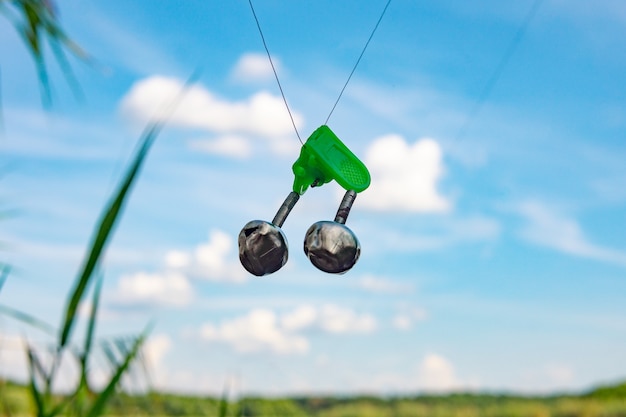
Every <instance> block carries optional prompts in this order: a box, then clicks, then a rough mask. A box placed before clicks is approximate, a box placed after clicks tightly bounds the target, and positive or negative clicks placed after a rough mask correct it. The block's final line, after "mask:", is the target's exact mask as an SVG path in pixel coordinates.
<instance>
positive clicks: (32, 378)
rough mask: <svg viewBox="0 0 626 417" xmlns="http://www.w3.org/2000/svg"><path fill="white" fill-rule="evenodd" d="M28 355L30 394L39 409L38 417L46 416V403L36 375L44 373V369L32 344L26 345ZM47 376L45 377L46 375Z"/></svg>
mask: <svg viewBox="0 0 626 417" xmlns="http://www.w3.org/2000/svg"><path fill="white" fill-rule="evenodd" d="M26 354H27V356H28V377H29V388H30V393H31V395H32V397H33V401H34V403H35V407H36V408H37V417H44V416H45V402H44V399H43V396H42V394H41V392H40V391H39V388H38V387H37V375H36V373H37V372H39V373H42V372H44V371H43V368H42V367H41V363H40V362H39V359H38V358H37V355H36V353H35V351H34V350H33V348H32V347H31V346H30V344H26ZM44 376H45V375H44Z"/></svg>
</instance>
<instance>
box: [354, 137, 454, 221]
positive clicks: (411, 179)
mask: <svg viewBox="0 0 626 417" xmlns="http://www.w3.org/2000/svg"><path fill="white" fill-rule="evenodd" d="M365 163H366V165H367V167H368V168H369V170H370V174H371V176H372V183H371V186H370V188H369V189H368V190H366V191H365V192H364V193H363V194H362V196H360V197H359V199H360V204H363V206H364V207H367V208H369V209H372V210H378V211H405V212H444V211H447V210H449V209H450V205H451V204H450V202H449V201H448V200H447V199H446V198H445V197H444V196H442V195H441V194H440V192H439V191H438V190H437V185H438V182H439V180H440V179H441V177H442V175H443V173H444V167H443V153H442V151H441V147H440V146H439V144H438V143H437V142H436V141H435V140H433V139H428V138H425V139H420V140H419V141H417V142H415V143H414V144H409V143H407V142H406V140H405V139H404V138H402V137H401V136H398V135H387V136H383V137H380V138H378V139H376V140H375V141H374V142H373V143H372V144H371V146H370V147H369V149H368V150H367V153H366V156H365Z"/></svg>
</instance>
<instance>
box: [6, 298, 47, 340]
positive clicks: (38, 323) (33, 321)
mask: <svg viewBox="0 0 626 417" xmlns="http://www.w3.org/2000/svg"><path fill="white" fill-rule="evenodd" d="M0 314H4V315H5V316H9V317H11V318H13V319H15V320H18V321H21V322H22V323H26V324H28V325H30V326H32V327H35V328H37V329H39V330H41V331H43V332H46V333H48V334H51V335H54V334H56V329H55V328H54V326H52V325H50V324H48V323H46V322H45V321H43V320H39V319H38V318H36V317H33V316H31V315H30V314H27V313H23V312H21V311H19V310H15V309H14V308H11V307H7V306H4V305H0Z"/></svg>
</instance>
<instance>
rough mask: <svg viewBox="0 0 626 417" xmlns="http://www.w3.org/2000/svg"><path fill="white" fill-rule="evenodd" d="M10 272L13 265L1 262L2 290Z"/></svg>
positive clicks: (0, 280) (0, 284)
mask: <svg viewBox="0 0 626 417" xmlns="http://www.w3.org/2000/svg"><path fill="white" fill-rule="evenodd" d="M0 122H1V121H0ZM10 272H11V267H10V266H9V265H4V264H0V291H2V287H3V286H4V283H5V282H6V280H7V278H8V277H9V273H10Z"/></svg>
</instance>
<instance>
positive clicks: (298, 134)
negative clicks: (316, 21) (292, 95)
mask: <svg viewBox="0 0 626 417" xmlns="http://www.w3.org/2000/svg"><path fill="white" fill-rule="evenodd" d="M248 3H249V4H250V9H251V10H252V15H253V16H254V21H255V22H256V27H257V28H258V29H259V34H260V35H261V40H262V41H263V47H265V52H267V57H268V58H269V60H270V65H271V66H272V71H273V72H274V77H276V82H277V83H278V89H279V90H280V94H281V95H282V96H283V101H284V102H285V107H287V113H289V118H290V119H291V124H292V125H293V129H294V130H295V131H296V136H298V140H299V141H300V143H301V144H302V146H304V142H302V138H300V133H298V128H297V127H296V122H294V120H293V116H292V114H291V110H290V109H289V104H287V98H285V92H284V91H283V87H282V85H281V84H280V80H279V79H278V73H277V72H276V68H275V67H274V62H273V61H272V56H271V55H270V50H269V49H268V47H267V43H266V42H265V36H263V31H262V30H261V24H260V23H259V19H258V18H257V16H256V12H255V11H254V6H253V5H252V0H248Z"/></svg>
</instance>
